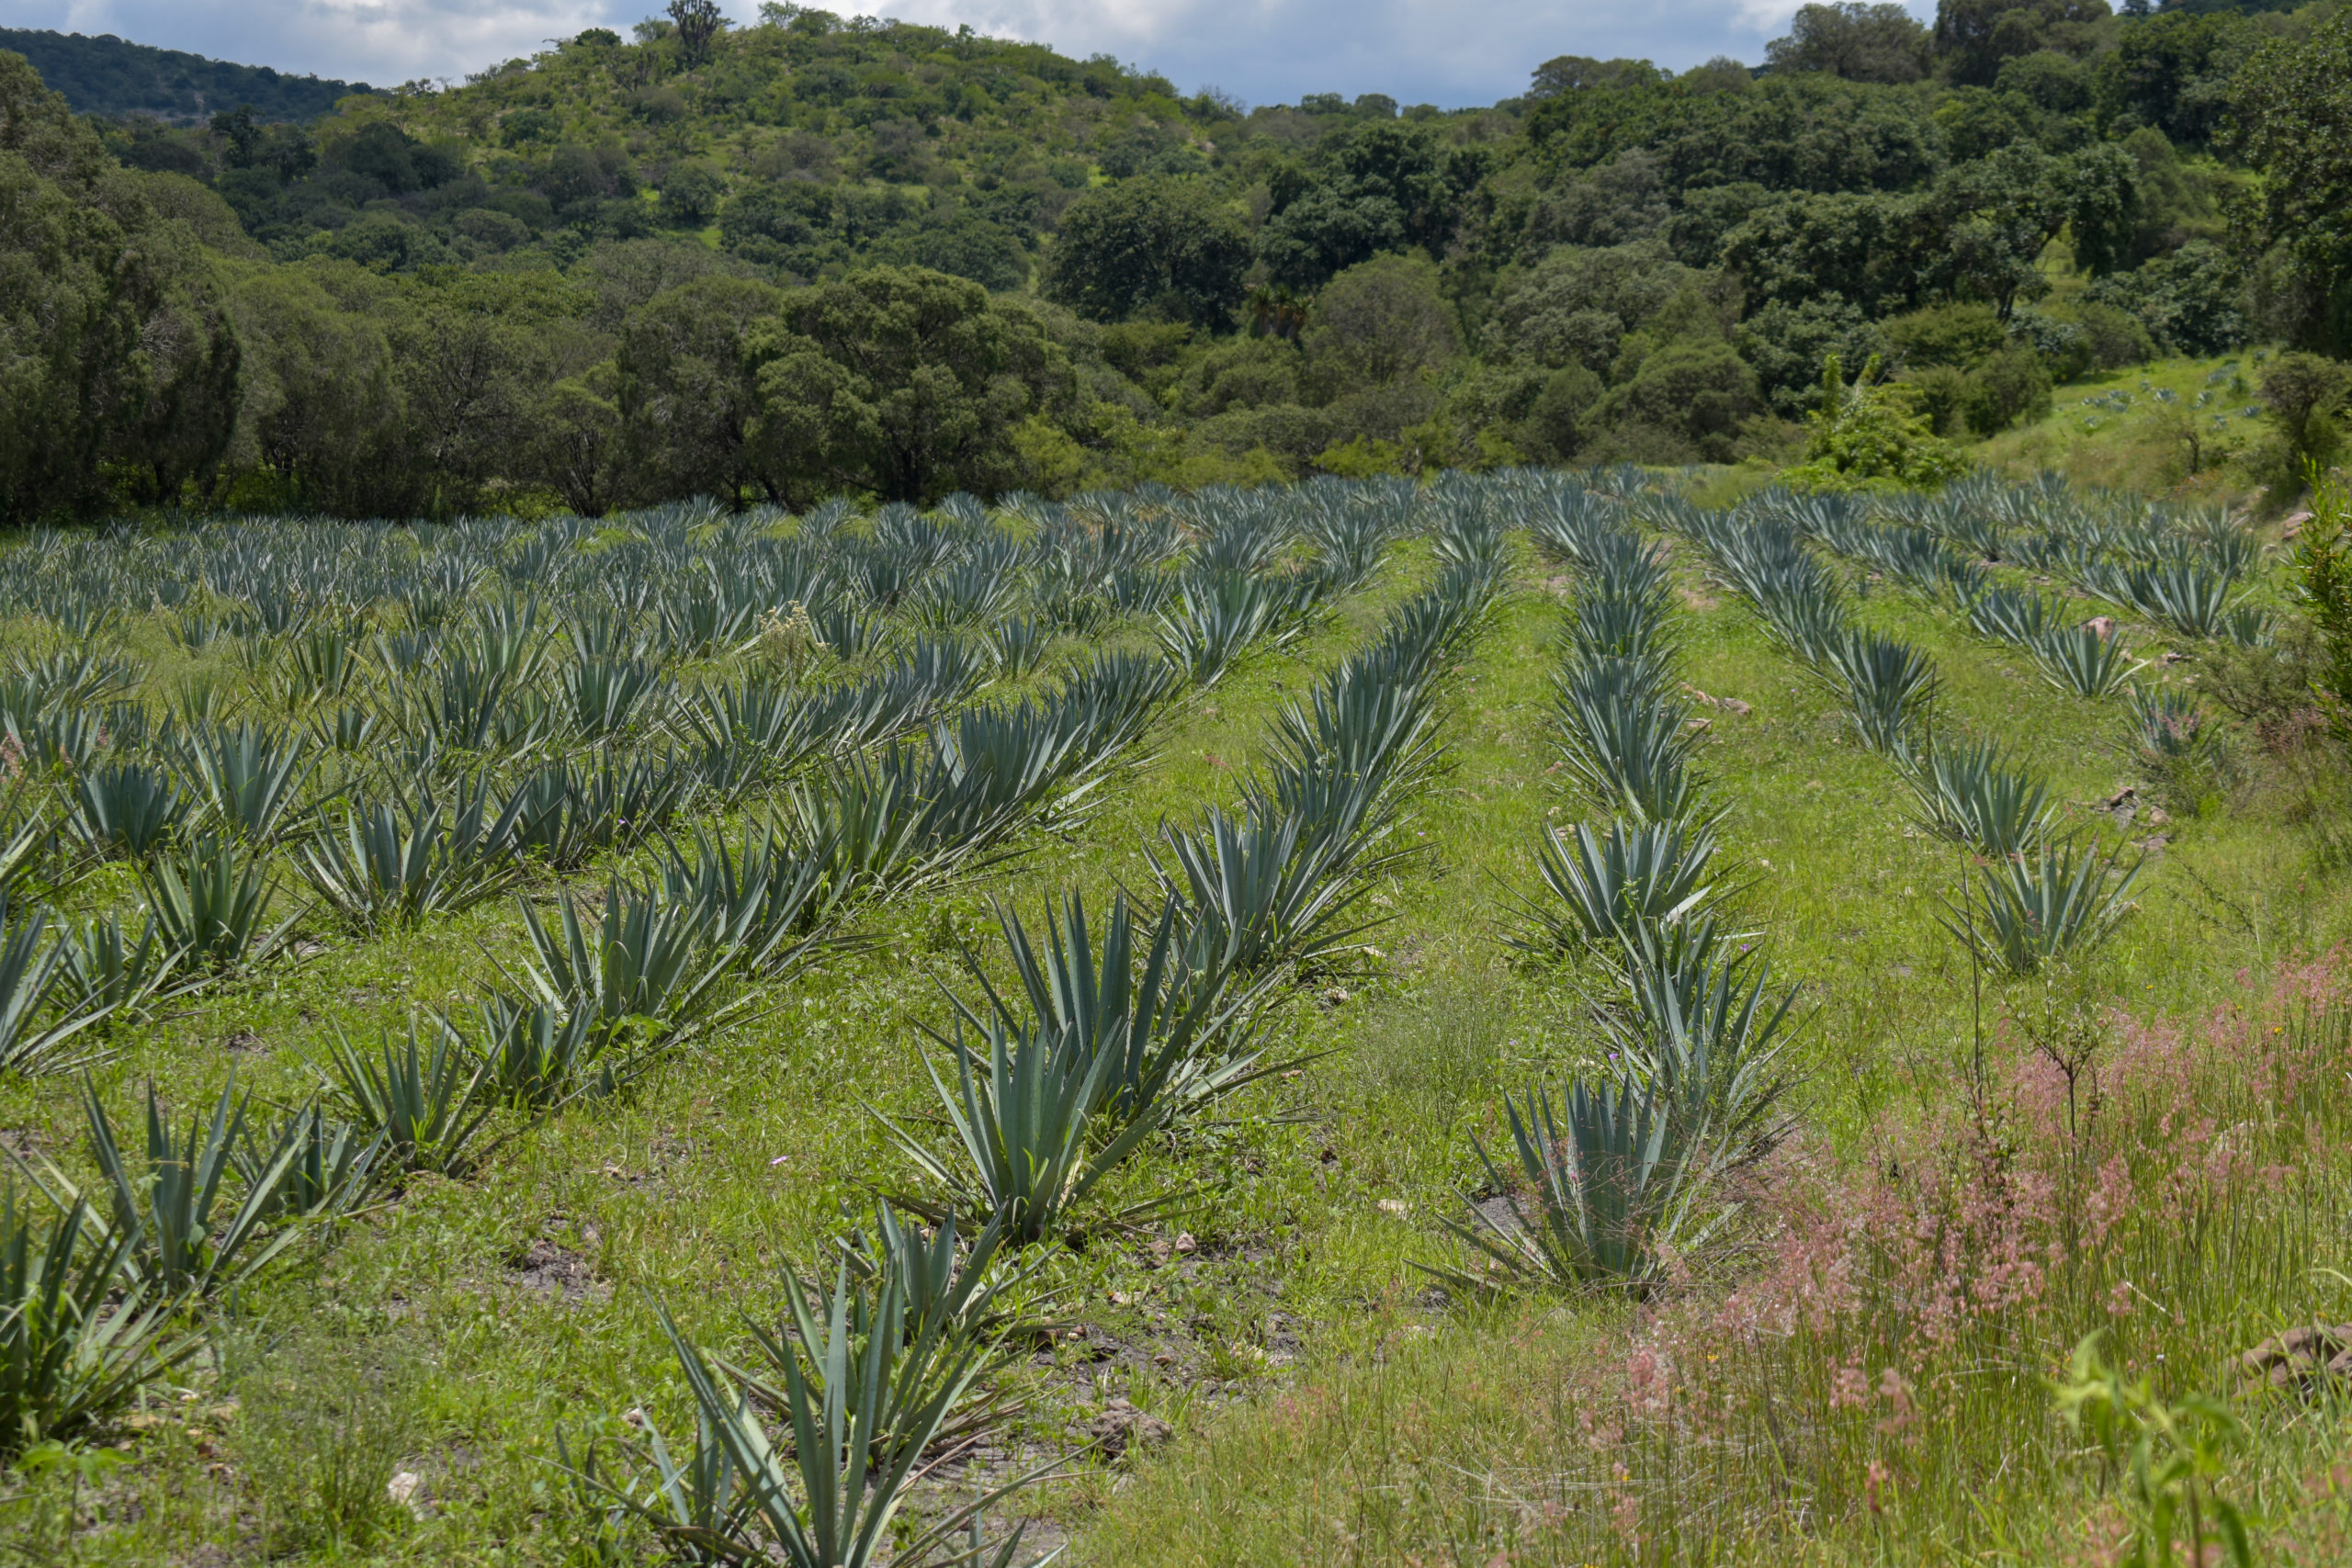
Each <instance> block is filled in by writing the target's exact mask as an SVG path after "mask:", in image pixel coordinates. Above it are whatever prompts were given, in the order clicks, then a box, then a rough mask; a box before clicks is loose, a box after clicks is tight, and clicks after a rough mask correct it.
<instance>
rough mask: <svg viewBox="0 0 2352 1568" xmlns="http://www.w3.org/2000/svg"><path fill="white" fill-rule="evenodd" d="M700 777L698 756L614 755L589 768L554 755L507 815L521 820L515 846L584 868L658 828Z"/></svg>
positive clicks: (518, 789) (513, 798) (562, 867)
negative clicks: (625, 758) (621, 760)
mask: <svg viewBox="0 0 2352 1568" xmlns="http://www.w3.org/2000/svg"><path fill="white" fill-rule="evenodd" d="M694 784H695V772H694V766H693V764H692V762H691V761H689V760H687V759H685V758H683V757H680V756H677V755H675V754H665V755H664V756H662V758H660V759H658V760H656V759H653V758H644V757H640V758H638V759H635V760H633V761H629V762H628V763H627V764H626V765H619V764H616V763H613V762H610V761H607V762H605V764H604V766H603V767H602V768H600V769H598V770H597V771H595V772H594V773H582V772H581V771H580V770H579V769H576V768H574V767H573V766H572V765H571V763H569V762H550V763H548V764H547V765H546V766H545V767H542V768H540V769H537V771H535V772H533V773H527V774H526V775H525V776H524V777H523V779H522V780H521V782H520V783H518V784H516V785H515V790H514V793H513V794H512V795H509V796H508V797H507V801H506V804H505V805H504V806H503V807H502V808H501V810H500V817H501V818H509V819H511V820H512V821H513V823H514V827H513V829H512V838H511V840H510V841H511V842H512V844H513V846H514V848H515V852H517V853H520V854H526V855H534V856H537V857H539V858H542V859H544V860H545V861H546V862H547V863H548V865H549V866H550V867H552V868H553V869H555V870H557V871H577V870H578V869H580V867H582V866H583V865H585V864H586V863H588V862H589V860H590V859H591V858H593V857H594V855H595V853H596V852H598V851H599V850H604V849H629V848H633V847H635V846H636V845H638V844H639V843H642V842H644V841H645V840H648V839H650V838H651V837H652V836H653V835H654V834H656V833H659V832H660V831H661V830H662V825H663V824H664V823H666V822H667V821H669V819H670V818H671V817H672V816H673V815H674V814H675V813H676V811H677V810H678V808H679V806H680V804H681V803H682V802H683V801H684V800H685V798H686V797H687V794H688V792H689V791H690V790H691V789H692V788H693V787H694Z"/></svg>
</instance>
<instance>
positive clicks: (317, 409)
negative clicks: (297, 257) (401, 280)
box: [229, 262, 428, 517]
mask: <svg viewBox="0 0 2352 1568" xmlns="http://www.w3.org/2000/svg"><path fill="white" fill-rule="evenodd" d="M331 286H332V287H331ZM383 288H385V286H384V285H382V284H380V283H378V282H374V281H373V280H370V279H368V278H367V277H366V276H365V275H364V274H362V273H361V272H360V271H359V269H358V268H356V267H355V266H352V265H350V264H348V263H324V262H322V263H312V264H311V265H309V266H306V267H302V268H299V269H298V268H294V267H271V266H261V265H254V266H239V267H236V268H234V269H233V270H232V273H231V278H230V289H229V309H230V310H231V313H232V317H233V319H234V320H235V322H236V330H237V336H238V339H239V341H240V342H241V343H242V344H243V360H244V375H243V385H242V387H241V389H240V400H239V407H238V413H237V430H236V446H235V447H234V448H233V450H232V464H233V466H234V467H236V468H239V469H241V470H243V471H244V472H245V473H246V474H247V475H248V476H250V479H249V481H248V483H249V488H251V489H253V490H254V491H257V492H258V495H259V497H260V498H262V499H265V500H266V502H269V503H273V504H277V505H280V506H286V507H289V508H295V509H299V510H301V511H305V512H317V513H329V514H332V515H334V516H340V517H407V516H414V515H415V514H416V513H418V512H419V511H421V510H422V509H423V506H424V500H425V494H426V491H427V488H428V486H427V483H426V479H425V477H424V475H423V474H422V473H421V472H420V471H419V470H418V468H417V466H416V464H415V463H414V461H413V455H412V449H411V446H410V445H409V442H408V439H407V433H406V431H405V430H404V429H403V422H402V419H401V396H400V388H399V384H398V382H397V381H396V379H395V378H394V375H393V365H392V352H391V345H390V342H389V340H388V338H387V336H386V333H385V331H384V325H383V322H382V321H381V320H380V319H379V317H378V316H377V314H376V313H375V312H374V311H373V310H370V309H368V305H369V303H370V302H371V300H372V299H379V298H380V294H381V290H382V289H383Z"/></svg>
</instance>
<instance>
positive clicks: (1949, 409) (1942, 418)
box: [1903, 365, 1969, 435]
mask: <svg viewBox="0 0 2352 1568" xmlns="http://www.w3.org/2000/svg"><path fill="white" fill-rule="evenodd" d="M1903 385H1904V386H1905V387H1907V388H1909V389H1910V391H1911V406H1912V407H1913V408H1914V409H1916V410H1917V412H1918V414H1919V417H1920V418H1921V419H1923V420H1925V421H1926V422H1927V425H1928V429H1929V430H1931V431H1933V432H1934V433H1935V434H1938V435H1955V434H1959V432H1960V429H1961V426H1962V423H1964V421H1963V416H1962V413H1961V409H1962V405H1963V404H1965V403H1966V402H1967V401H1968V386H1969V380H1968V377H1967V375H1966V374H1965V373H1964V372H1962V371H1959V370H1955V369H1953V368H1952V367H1951V366H1949V365H1931V366H1929V367H1928V368H1926V369H1924V370H1914V371H1910V372H1907V373H1906V374H1905V376H1904V377H1903Z"/></svg>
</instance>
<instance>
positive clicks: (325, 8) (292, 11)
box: [10, 0, 652, 86]
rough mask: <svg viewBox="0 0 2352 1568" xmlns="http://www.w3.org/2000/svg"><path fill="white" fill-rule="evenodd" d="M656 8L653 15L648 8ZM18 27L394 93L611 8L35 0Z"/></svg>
mask: <svg viewBox="0 0 2352 1568" xmlns="http://www.w3.org/2000/svg"><path fill="white" fill-rule="evenodd" d="M648 8H649V9H650V8H652V7H650V6H649V7H648ZM10 9H11V10H12V12H15V13H17V14H16V15H13V16H12V17H11V18H10V21H11V25H13V26H17V27H27V28H57V29H59V30H60V31H62V32H78V33H93V34H95V33H114V34H117V35H119V36H120V37H122V38H126V39H130V40H131V41H133V42H134V43H144V44H153V45H154V46H155V47H157V48H159V49H181V50H187V51H189V52H190V53H194V54H203V55H209V56H210V57H211V58H213V59H215V60H233V61H237V62H242V63H244V64H249V65H274V66H276V67H277V69H279V70H280V71H291V72H297V73H312V74H316V75H320V76H333V77H341V78H343V79H344V80H345V81H357V82H372V83H375V84H376V85H379V86H390V85H395V84H397V83H400V82H404V81H407V80H409V79H411V78H412V77H417V76H430V77H447V78H452V79H454V78H458V77H461V76H463V75H464V74H465V73H467V72H469V71H479V70H481V69H482V68H483V67H484V66H486V65H490V64H493V63H495V62H499V61H503V60H509V59H512V58H513V57H515V55H518V54H530V53H533V52H535V51H537V50H539V49H542V48H544V47H545V43H544V40H545V39H550V38H560V37H568V36H570V35H571V34H572V33H576V32H578V31H579V30H580V29H581V28H584V27H594V26H596V25H598V24H599V23H603V22H605V20H606V13H607V12H608V11H609V10H610V9H611V6H610V5H609V0H525V3H524V4H519V5H500V6H482V5H478V4H475V5H469V4H467V3H465V0H244V3H242V4H238V3H232V0H30V3H29V4H23V5H19V6H11V7H10Z"/></svg>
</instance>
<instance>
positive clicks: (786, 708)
mask: <svg viewBox="0 0 2352 1568" xmlns="http://www.w3.org/2000/svg"><path fill="white" fill-rule="evenodd" d="M819 713H820V708H819V705H818V703H817V702H816V700H815V699H814V698H812V697H810V696H809V694H807V693H806V692H804V691H802V690H801V689H800V688H799V687H798V685H797V683H795V682H789V681H784V680H779V679H777V678H776V677H775V676H773V675H764V674H751V675H746V676H745V677H744V678H743V679H742V681H741V682H740V683H738V684H736V685H733V686H705V687H702V688H700V689H699V690H697V691H696V692H695V694H694V695H693V697H692V698H691V699H690V700H689V701H688V702H687V703H685V705H684V707H683V709H682V714H681V716H683V717H684V721H685V724H686V727H687V728H688V729H689V730H690V731H691V732H692V733H693V736H694V739H695V743H696V744H697V745H699V746H700V747H701V748H702V768H701V772H702V777H703V783H704V784H705V786H706V787H707V788H709V789H710V790H711V791H712V792H713V793H714V794H715V795H717V796H718V800H719V802H720V804H722V805H727V804H731V803H732V802H734V801H735V800H737V799H739V798H741V796H742V795H744V794H745V793H747V792H748V791H750V790H751V789H752V788H753V787H754V786H756V785H758V784H764V783H768V782H771V781H774V780H776V779H782V778H786V777H789V776H790V775H791V774H792V773H796V772H797V771H798V770H799V769H800V768H802V767H803V766H805V765H807V764H808V763H809V761H813V760H814V759H815V758H816V757H817V756H818V755H819V754H820V753H821V752H822V751H823V750H825V749H826V745H827V742H828V740H829V739H831V738H830V737H828V736H826V735H825V734H823V733H822V732H820V730H819V728H818V724H817V720H818V717H819Z"/></svg>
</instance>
